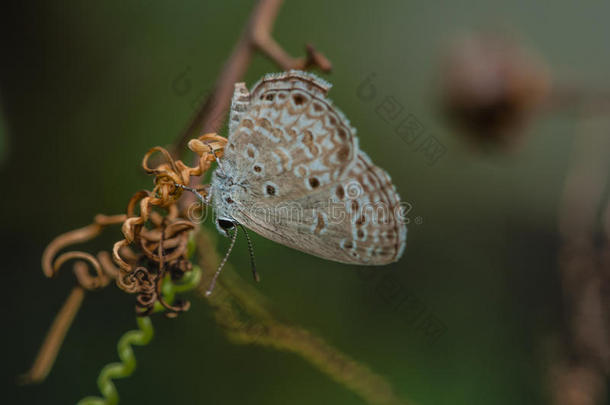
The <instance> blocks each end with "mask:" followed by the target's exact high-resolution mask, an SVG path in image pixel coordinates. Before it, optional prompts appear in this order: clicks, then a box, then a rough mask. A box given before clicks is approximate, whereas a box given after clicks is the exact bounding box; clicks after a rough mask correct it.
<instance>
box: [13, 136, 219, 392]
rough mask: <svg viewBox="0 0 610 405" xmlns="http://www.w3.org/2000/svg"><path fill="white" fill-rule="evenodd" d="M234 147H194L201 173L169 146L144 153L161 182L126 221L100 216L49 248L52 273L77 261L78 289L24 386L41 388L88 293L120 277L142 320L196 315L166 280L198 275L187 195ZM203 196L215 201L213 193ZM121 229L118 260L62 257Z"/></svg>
mask: <svg viewBox="0 0 610 405" xmlns="http://www.w3.org/2000/svg"><path fill="white" fill-rule="evenodd" d="M226 142H227V140H226V138H224V137H222V136H219V135H217V134H214V133H210V134H205V135H202V136H200V137H199V138H196V139H192V140H191V141H190V142H189V144H188V147H189V149H191V150H192V151H193V152H195V153H196V154H197V156H198V160H197V162H196V165H195V166H193V167H189V166H187V165H186V164H184V163H183V162H182V161H181V160H174V159H173V158H172V157H171V155H170V154H169V152H168V151H167V150H165V149H164V148H162V147H159V146H157V147H154V148H152V149H150V150H149V151H148V152H147V153H146V154H145V155H144V158H143V160H142V167H143V168H144V170H145V171H146V172H147V173H148V174H152V175H154V176H155V179H154V184H155V185H154V188H153V190H152V191H147V190H143V191H139V192H137V193H135V194H134V195H133V197H132V198H131V199H130V200H129V204H128V205H127V213H126V215H114V216H106V215H97V216H96V217H95V219H94V222H93V224H91V225H88V226H86V227H84V228H80V229H77V230H73V231H70V232H67V233H65V234H63V235H60V236H58V237H57V238H55V239H54V240H53V241H52V242H51V243H50V244H49V245H48V246H47V248H46V249H45V251H44V253H43V257H42V268H43V272H44V274H45V275H46V276H47V277H53V276H55V275H56V274H57V273H58V271H59V269H60V267H62V266H63V265H64V264H65V263H66V262H67V261H69V260H76V262H75V264H74V273H75V275H76V279H77V283H78V285H77V286H76V287H75V288H74V289H73V292H72V294H71V295H70V296H69V298H68V300H66V302H65V304H64V307H63V308H62V309H61V310H60V312H59V314H58V316H57V317H56V319H55V321H54V322H53V324H52V326H51V329H50V330H49V333H48V334H47V337H46V338H45V342H44V343H43V345H42V347H41V349H40V351H39V353H38V356H37V358H36V360H35V362H34V365H33V366H32V368H31V370H30V371H29V372H28V373H26V374H25V375H24V376H23V377H22V381H23V382H26V383H27V382H37V381H41V380H43V379H44V378H45V377H46V375H47V374H48V372H49V370H50V368H51V366H52V364H53V362H54V360H55V357H56V356H57V352H58V351H59V347H60V345H61V342H62V340H63V338H64V336H65V334H66V332H67V330H68V328H69V326H70V323H71V322H72V320H73V319H74V316H75V315H76V312H77V310H78V307H79V306H80V304H81V302H82V299H83V297H84V291H85V290H95V289H99V288H102V287H105V286H107V285H108V284H109V283H110V281H112V280H113V279H114V280H116V284H117V285H118V286H119V288H121V289H122V290H123V291H126V292H128V293H132V294H136V295H137V298H136V313H137V314H138V315H139V316H146V315H148V314H150V313H151V312H152V311H153V309H154V308H155V305H157V307H158V306H159V304H160V305H161V307H162V308H163V309H165V311H164V313H165V315H166V316H168V317H175V316H176V315H177V314H178V313H180V312H183V311H186V310H188V308H189V305H190V304H189V302H188V301H180V300H168V299H166V297H165V296H166V294H163V293H162V292H163V284H164V282H166V281H167V280H169V281H170V282H171V281H177V280H181V279H182V278H183V276H184V275H185V274H186V273H188V272H190V271H191V269H192V265H191V263H190V261H189V255H190V253H192V252H189V248H188V246H189V243H188V241H189V237H190V235H191V234H192V231H193V230H195V228H196V225H195V224H194V223H193V222H191V221H190V220H188V218H186V217H184V216H183V215H181V214H180V212H179V208H178V204H177V202H178V200H179V199H180V197H181V196H182V193H183V191H184V189H185V188H186V189H189V186H188V185H189V184H190V181H191V178H192V177H193V176H201V175H202V174H204V173H205V172H206V171H208V170H209V169H210V167H211V165H212V162H213V161H214V160H216V159H217V158H219V157H221V156H222V155H223V151H224V147H225V145H226ZM155 154H160V155H161V156H162V158H163V160H162V162H161V163H160V164H158V165H157V166H156V167H154V168H152V167H151V166H150V165H149V160H150V159H151V157H152V156H153V155H155ZM196 191H197V193H199V195H200V197H201V198H202V199H204V200H207V197H208V195H207V188H206V187H202V188H200V189H197V190H196ZM121 223H122V228H121V230H122V233H123V236H124V239H122V240H120V241H118V242H116V243H115V244H114V246H113V248H112V259H111V258H110V257H111V256H110V254H109V253H108V252H103V251H102V252H100V253H98V254H97V256H94V255H92V254H90V253H87V252H81V251H69V252H65V253H62V254H59V252H60V251H61V250H63V249H65V248H67V247H69V246H71V245H74V244H76V243H82V242H86V241H89V240H91V239H93V238H95V237H96V236H98V235H99V234H100V233H101V232H102V230H103V229H104V228H106V227H107V226H110V225H118V224H121ZM113 262H114V263H113Z"/></svg>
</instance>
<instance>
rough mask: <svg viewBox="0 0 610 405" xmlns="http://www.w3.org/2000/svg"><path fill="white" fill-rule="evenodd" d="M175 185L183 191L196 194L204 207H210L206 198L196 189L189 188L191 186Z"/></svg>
mask: <svg viewBox="0 0 610 405" xmlns="http://www.w3.org/2000/svg"><path fill="white" fill-rule="evenodd" d="M174 185H175V186H176V187H178V188H181V189H183V190H186V191H190V192H191V193H193V194H195V196H197V198H199V200H201V204H202V205H210V203H209V202H207V201H206V200H205V198H203V196H202V195H201V194H199V191H197V190H196V189H194V188H193V187H189V186H184V185H182V184H178V183H174Z"/></svg>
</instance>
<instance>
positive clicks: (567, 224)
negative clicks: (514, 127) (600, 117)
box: [551, 121, 610, 405]
mask: <svg viewBox="0 0 610 405" xmlns="http://www.w3.org/2000/svg"><path fill="white" fill-rule="evenodd" d="M590 123H591V121H584V122H583V124H588V125H586V126H585V125H583V126H582V128H580V131H581V132H582V133H581V134H579V136H578V137H577V139H576V141H575V145H574V148H573V149H574V150H573V157H572V162H571V165H570V168H569V172H568V174H567V176H566V180H565V188H564V194H563V200H562V203H561V207H560V211H559V230H560V234H561V239H562V246H561V249H560V256H559V265H560V270H561V273H562V274H561V276H562V284H563V293H564V302H565V311H566V326H567V331H566V332H567V333H566V336H565V337H564V339H563V342H562V345H563V347H562V350H561V352H562V353H561V354H560V356H559V358H558V359H556V361H555V362H554V363H555V364H554V366H553V367H552V370H551V372H552V383H553V385H552V395H553V403H554V404H556V405H593V404H602V403H605V401H606V399H607V392H605V391H606V389H605V384H606V383H605V381H606V379H607V378H608V375H609V373H610V330H609V327H610V325H609V320H610V314H609V308H608V306H607V302H608V299H607V297H606V296H605V295H606V294H607V292H604V291H605V289H607V285H606V287H604V284H605V283H607V276H605V275H604V271H603V267H602V262H603V260H602V252H601V251H600V249H599V248H598V247H597V246H596V243H595V239H596V230H597V226H596V224H597V220H598V214H599V212H600V210H601V208H602V201H603V195H604V192H603V190H604V187H605V186H606V185H607V181H608V173H609V171H608V170H609V169H610V164H609V162H610V159H609V158H608V150H610V142H609V140H608V137H607V136H606V135H605V132H607V128H605V127H602V128H591V127H590V125H589V124H590Z"/></svg>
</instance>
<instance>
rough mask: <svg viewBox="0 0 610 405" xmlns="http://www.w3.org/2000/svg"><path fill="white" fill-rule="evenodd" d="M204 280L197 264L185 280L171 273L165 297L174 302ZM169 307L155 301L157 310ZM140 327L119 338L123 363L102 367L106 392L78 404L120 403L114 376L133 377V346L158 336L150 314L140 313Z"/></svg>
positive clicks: (100, 379)
mask: <svg viewBox="0 0 610 405" xmlns="http://www.w3.org/2000/svg"><path fill="white" fill-rule="evenodd" d="M200 280H201V269H200V268H199V266H195V265H194V266H193V269H192V270H191V271H190V272H189V273H188V274H186V275H185V276H184V277H183V278H182V279H181V280H179V281H178V282H176V283H174V282H172V280H171V278H170V277H169V274H168V275H167V277H166V278H165V280H164V281H163V287H162V293H163V296H164V298H165V300H166V301H167V302H169V303H172V302H173V300H174V297H175V295H176V293H181V292H185V291H189V290H192V289H194V288H195V287H197V285H198V284H199V281H200ZM164 310H165V308H164V307H163V306H162V305H161V304H160V303H159V302H156V303H155V307H154V310H153V313H155V312H163V311H164ZM136 321H137V323H138V327H139V329H135V330H130V331H128V332H125V334H124V335H123V336H121V338H120V339H119V343H118V344H117V351H118V354H119V358H120V359H121V362H120V363H110V364H107V365H106V366H104V368H102V371H100V374H99V376H98V378H97V385H98V387H99V389H100V392H101V393H102V396H103V398H100V397H86V398H83V399H81V400H80V401H79V402H78V404H77V405H116V404H118V403H119V393H118V391H117V389H116V386H115V385H114V383H113V382H112V380H115V379H118V378H127V377H130V376H131V375H132V374H133V372H134V371H135V369H136V357H135V355H134V352H133V349H132V346H133V345H136V346H146V345H147V344H148V343H150V341H151V340H152V338H153V336H154V333H155V331H154V329H153V325H152V321H151V319H150V317H148V316H144V317H137V318H136Z"/></svg>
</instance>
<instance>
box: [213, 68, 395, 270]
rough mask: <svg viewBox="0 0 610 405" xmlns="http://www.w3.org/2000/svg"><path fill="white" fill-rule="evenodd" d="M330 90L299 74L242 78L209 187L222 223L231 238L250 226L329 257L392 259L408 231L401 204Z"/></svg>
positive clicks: (340, 259)
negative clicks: (249, 83)
mask: <svg viewBox="0 0 610 405" xmlns="http://www.w3.org/2000/svg"><path fill="white" fill-rule="evenodd" d="M330 87H331V85H330V84H329V83H327V82H326V81H324V80H322V79H320V78H318V77H316V76H315V75H313V74H310V73H306V72H302V71H294V70H293V71H289V72H283V73H278V74H268V75H266V76H264V77H263V78H262V79H261V80H259V81H258V82H257V83H256V84H255V85H254V86H253V87H252V89H251V90H250V91H248V89H247V88H246V86H245V84H244V83H236V84H235V90H234V94H233V98H232V103H231V111H230V116H229V135H228V141H227V144H226V146H225V149H224V154H223V155H222V157H220V158H219V159H218V160H217V161H218V166H217V168H216V170H215V171H214V173H213V175H212V180H211V185H210V194H211V199H212V200H211V201H212V202H211V205H212V207H213V210H214V214H215V223H216V226H217V228H218V230H219V231H220V232H222V233H225V234H227V235H228V232H229V231H230V230H234V234H235V235H236V234H237V227H238V226H239V227H246V228H249V229H251V230H253V231H254V232H256V233H258V234H259V235H261V236H263V237H265V238H268V239H271V240H273V241H275V242H277V243H281V244H283V245H286V246H289V247H291V248H294V249H298V250H301V251H303V252H306V253H309V254H312V255H315V256H318V257H321V258H324V259H327V260H332V261H337V262H342V263H350V264H362V265H383V264H388V263H392V262H395V261H397V260H398V259H399V258H400V257H401V255H402V253H403V251H404V248H405V242H406V235H407V228H406V225H405V221H404V218H403V215H402V213H403V210H402V208H403V205H402V204H401V202H400V197H399V196H398V194H397V192H396V188H395V187H394V185H393V184H392V181H391V179H390V176H389V175H388V173H386V172H385V171H384V170H383V169H381V168H379V167H378V166H376V165H375V164H374V163H373V162H372V161H371V159H370V158H369V157H368V156H367V155H366V154H365V153H364V152H363V151H361V150H360V149H359V147H358V138H357V137H356V130H355V129H354V128H353V127H352V126H351V125H350V123H349V121H348V119H347V118H346V117H345V116H344V115H343V113H342V112H341V111H339V109H338V108H336V107H335V106H333V104H332V102H331V101H330V100H329V99H328V98H327V97H326V95H327V93H328V91H329V89H330ZM234 240H235V238H233V243H234Z"/></svg>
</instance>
